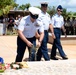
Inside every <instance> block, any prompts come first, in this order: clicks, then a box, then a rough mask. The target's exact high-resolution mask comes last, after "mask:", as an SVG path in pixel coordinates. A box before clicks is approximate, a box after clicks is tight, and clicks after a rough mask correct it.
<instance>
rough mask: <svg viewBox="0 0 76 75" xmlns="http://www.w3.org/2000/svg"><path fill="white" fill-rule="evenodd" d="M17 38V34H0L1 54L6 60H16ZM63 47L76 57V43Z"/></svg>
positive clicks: (71, 56)
mask: <svg viewBox="0 0 76 75" xmlns="http://www.w3.org/2000/svg"><path fill="white" fill-rule="evenodd" d="M16 38H17V36H0V56H1V57H3V58H4V61H5V62H14V61H15V57H16V48H17V46H16ZM51 47H52V45H51V44H48V49H49V52H50V50H51ZM63 49H64V51H65V53H66V54H67V56H68V58H69V59H76V45H63ZM24 58H28V50H26V52H25V55H24ZM24 58H23V59H24Z"/></svg>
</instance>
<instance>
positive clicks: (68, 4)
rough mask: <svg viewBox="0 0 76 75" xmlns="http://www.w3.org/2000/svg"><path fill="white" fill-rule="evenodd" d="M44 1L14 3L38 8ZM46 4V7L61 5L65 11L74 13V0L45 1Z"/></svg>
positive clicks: (20, 0) (75, 8)
mask: <svg viewBox="0 0 76 75" xmlns="http://www.w3.org/2000/svg"><path fill="white" fill-rule="evenodd" d="M44 1H45V0H16V3H17V4H19V5H22V4H26V3H30V4H31V6H40V3H41V2H44ZM46 1H47V2H48V6H51V7H52V6H55V7H57V6H58V5H62V7H63V8H65V9H66V10H67V11H72V12H76V0H46Z"/></svg>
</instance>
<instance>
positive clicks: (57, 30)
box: [50, 5, 68, 60]
mask: <svg viewBox="0 0 76 75" xmlns="http://www.w3.org/2000/svg"><path fill="white" fill-rule="evenodd" d="M62 11H63V8H62V6H61V5H59V6H58V7H57V13H56V14H55V15H54V16H53V17H52V25H53V27H54V34H55V37H56V38H55V39H54V43H53V46H52V50H51V55H50V56H51V57H50V58H51V59H53V60H58V58H57V57H56V50H57V49H58V51H59V53H60V56H61V57H62V58H63V59H68V58H67V56H66V54H65V53H64V51H63V48H62V45H61V42H60V36H61V29H62V30H63V32H64V34H65V37H66V30H65V28H64V19H63V16H62V15H61V13H62Z"/></svg>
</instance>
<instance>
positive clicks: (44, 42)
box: [37, 2, 55, 61]
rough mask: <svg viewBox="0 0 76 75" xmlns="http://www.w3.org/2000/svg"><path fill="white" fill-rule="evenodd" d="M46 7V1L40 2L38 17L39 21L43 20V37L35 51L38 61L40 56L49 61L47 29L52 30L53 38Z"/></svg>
mask: <svg viewBox="0 0 76 75" xmlns="http://www.w3.org/2000/svg"><path fill="white" fill-rule="evenodd" d="M47 8H48V3H47V2H42V3H41V10H42V11H41V13H40V14H39V19H40V21H42V22H43V27H44V38H43V40H42V41H40V40H39V42H41V46H40V48H39V49H38V52H37V61H40V60H41V58H42V56H43V58H44V60H45V61H49V60H50V58H49V55H48V49H47V43H48V30H49V29H50V30H51V32H52V36H53V38H55V36H54V31H53V26H52V25H51V19H50V15H49V14H48V13H47Z"/></svg>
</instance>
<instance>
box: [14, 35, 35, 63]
mask: <svg viewBox="0 0 76 75" xmlns="http://www.w3.org/2000/svg"><path fill="white" fill-rule="evenodd" d="M27 39H28V40H29V41H30V42H31V43H33V45H34V46H36V38H35V37H32V38H27ZM26 46H27V44H26V43H25V42H24V41H23V40H22V39H21V38H20V37H19V36H18V37H17V56H16V60H15V62H21V61H22V59H23V56H24V53H25V49H26ZM27 47H28V46H27ZM28 49H29V51H30V49H31V48H30V47H28ZM32 53H33V54H32V55H31V59H30V60H31V61H34V55H35V50H32Z"/></svg>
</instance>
